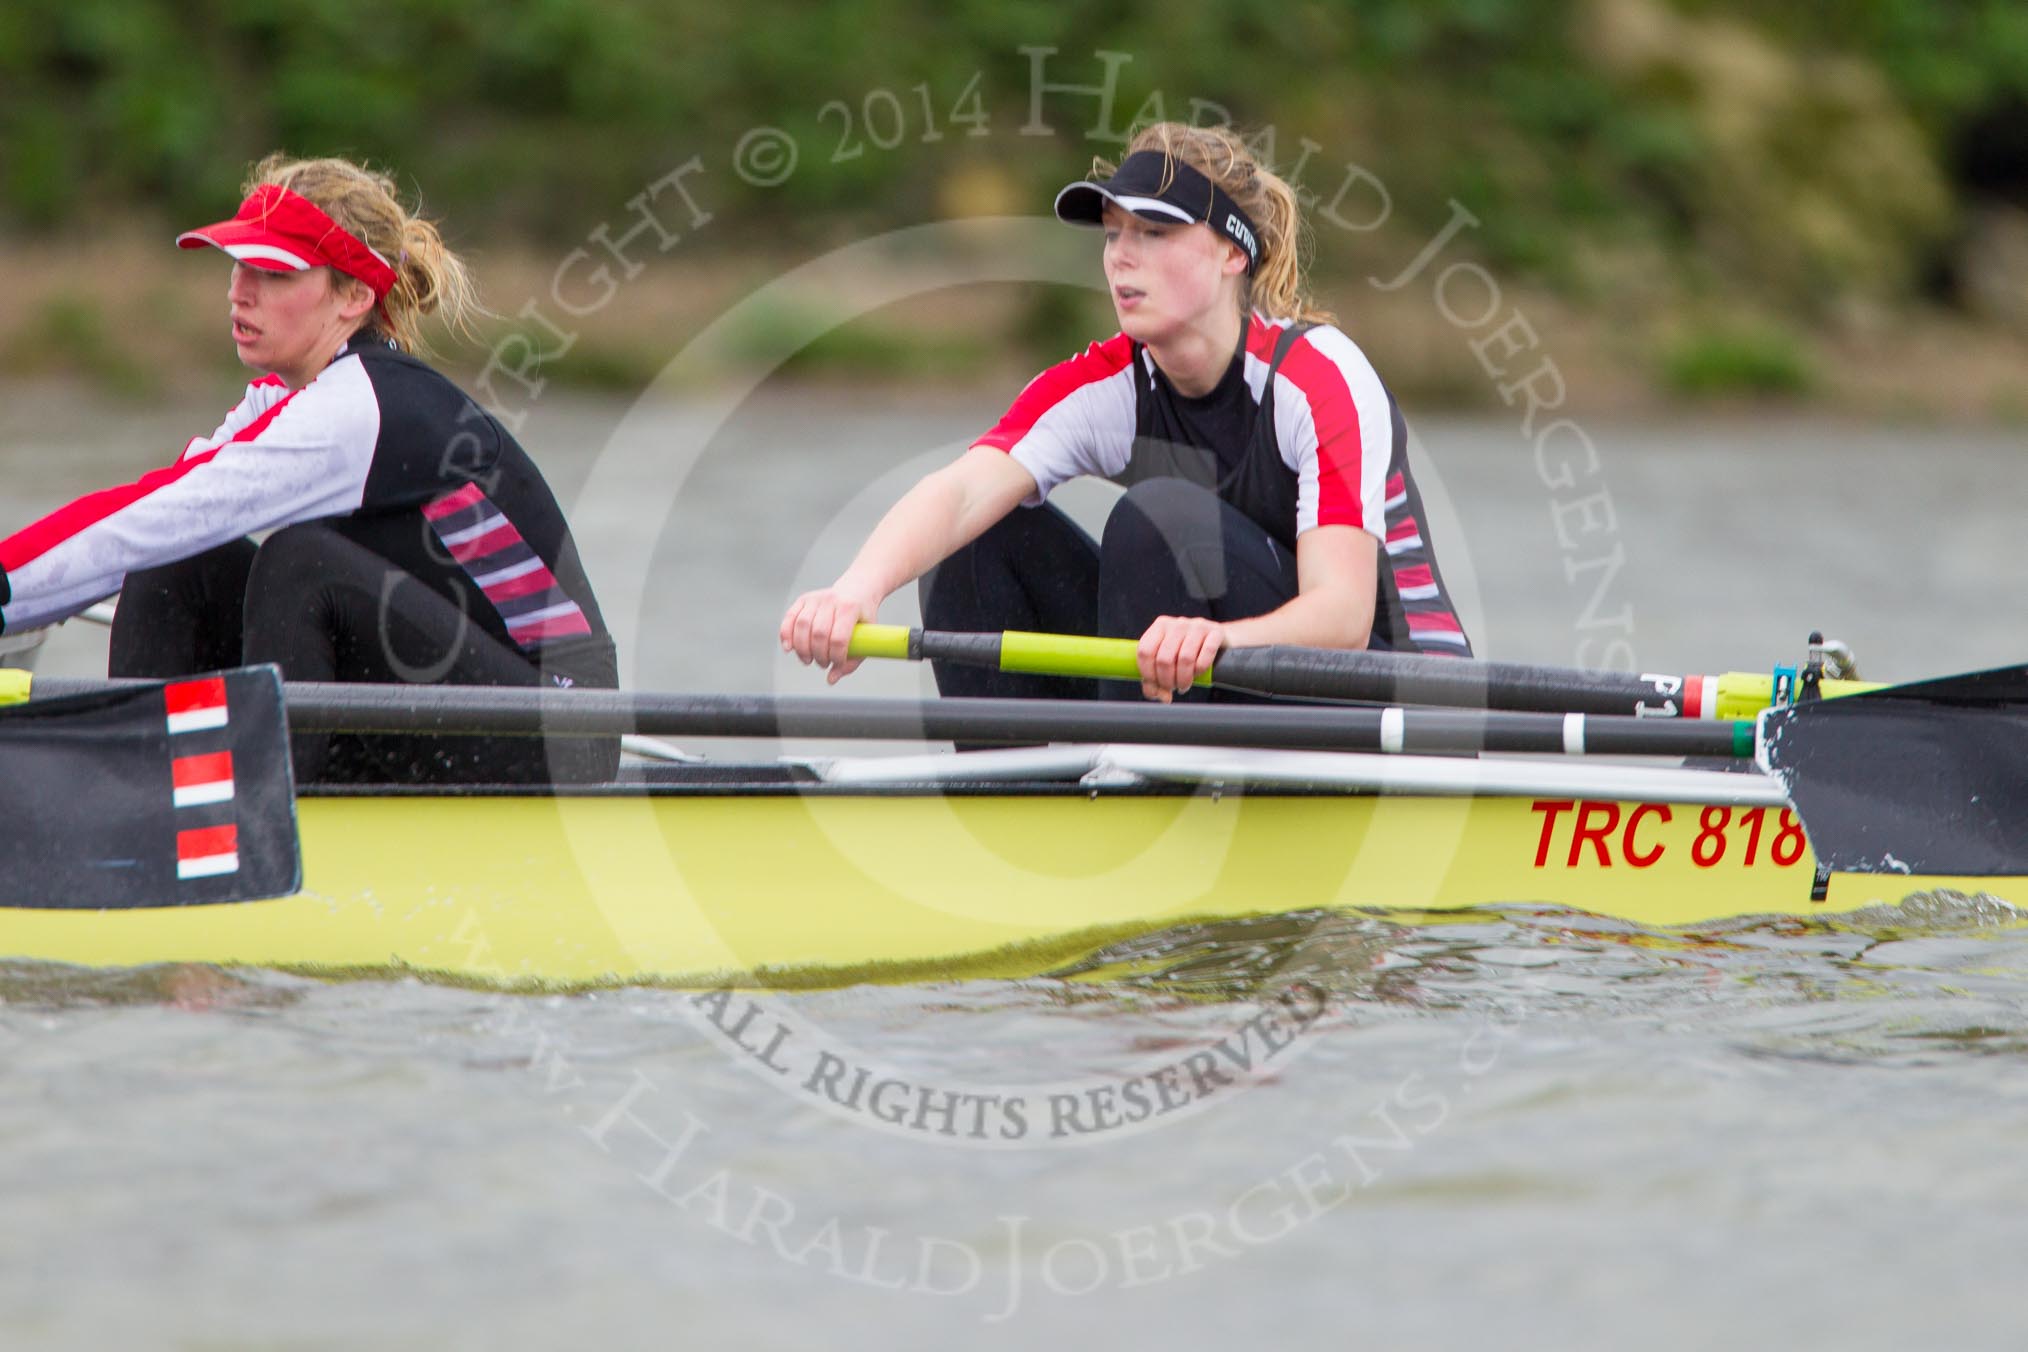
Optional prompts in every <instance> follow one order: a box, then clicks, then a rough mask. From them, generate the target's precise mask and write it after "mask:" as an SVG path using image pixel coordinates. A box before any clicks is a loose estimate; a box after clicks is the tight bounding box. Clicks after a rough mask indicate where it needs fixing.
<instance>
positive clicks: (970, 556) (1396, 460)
mask: <svg viewBox="0 0 2028 1352" xmlns="http://www.w3.org/2000/svg"><path fill="white" fill-rule="evenodd" d="M1093 172H1094V179H1095V180H1096V181H1089V182H1081V183H1073V184H1071V185H1070V186H1069V187H1066V188H1065V189H1064V190H1063V191H1062V192H1061V193H1059V194H1058V195H1057V199H1056V214H1057V215H1058V216H1059V217H1061V218H1062V219H1063V220H1065V221H1069V222H1071V223H1073V224H1078V225H1095V226H1101V227H1103V229H1104V231H1105V250H1104V255H1103V257H1104V266H1105V276H1106V283H1107V286H1108V288H1109V289H1110V292H1111V295H1112V300H1113V308H1114V310H1115V311H1116V312H1117V314H1118V315H1119V321H1120V332H1119V333H1118V334H1117V335H1115V336H1114V337H1112V338H1110V339H1108V340H1106V341H1105V342H1102V343H1094V344H1093V345H1092V346H1091V347H1089V348H1088V349H1086V351H1085V352H1084V353H1083V354H1081V355H1079V356H1076V357H1073V358H1071V359H1070V360H1069V361H1066V362H1063V363H1061V364H1059V365H1057V366H1053V367H1051V368H1050V369H1049V370H1047V371H1044V372H1043V373H1042V374H1041V375H1039V376H1037V377H1036V378H1035V379H1034V380H1033V381H1031V382H1030V383H1029V385H1028V388H1027V389H1025V390H1023V391H1022V393H1021V395H1020V397H1019V398H1018V399H1016V400H1015V401H1014V404H1013V407H1011V408H1010V409H1008V411H1007V413H1006V415H1005V416H1004V417H1002V418H1001V419H1000V421H999V423H998V425H996V426H995V427H994V428H993V429H992V430H991V431H990V432H988V433H986V435H985V436H983V437H981V438H979V440H978V441H977V442H976V443H975V444H974V445H973V446H972V447H971V449H969V450H968V451H966V452H965V454H964V455H963V456H961V457H960V458H959V459H958V460H956V461H955V462H953V463H952V464H950V465H947V466H945V467H944V468H943V469H940V470H937V471H936V472H934V473H932V474H930V475H928V476H927V477H925V478H924V479H923V480H922V481H921V482H919V483H918V484H917V485H916V486H915V487H914V488H912V489H911V490H909V492H908V493H907V494H905V495H904V496H903V497H902V499H901V501H900V502H898V503H897V504H896V505H895V506H894V507H893V509H892V510H890V511H889V512H888V514H887V515H886V517H884V518H883V519H882V520H881V522H880V524H879V525H878V526H877V527H876V528H875V529H874V531H873V533H872V535H871V536H870V537H868V539H867V541H866V543H865V545H864V546H863V547H862V548H861V549H860V551H859V554H858V556H857V557H856V558H855V559H854V560H853V561H852V564H851V566H850V567H848V568H847V569H846V570H845V572H844V573H843V574H841V575H840V576H839V578H838V580H837V581H836V582H834V583H832V584H831V585H830V586H829V587H825V588H822V589H820V590H818V591H813V592H809V593H806V594H805V595H803V596H801V597H799V598H797V600H796V602H795V603H794V604H793V605H792V606H790V607H789V611H788V614H787V615H786V616H785V617H784V618H783V620H782V627H781V642H782V647H783V648H784V650H786V651H789V652H793V653H794V654H795V655H796V656H797V657H799V658H801V659H802V660H803V661H804V662H815V663H817V664H819V665H822V666H825V667H827V668H829V678H830V679H831V680H832V681H837V680H838V679H840V678H841V677H843V676H845V675H847V674H849V673H850V672H851V671H853V670H854V669H855V668H856V667H857V666H858V665H859V664H858V662H857V661H856V660H853V659H851V658H849V657H847V656H846V645H847V643H848V642H849V640H850V637H851V633H852V628H853V626H854V625H855V624H857V623H859V622H861V621H870V620H872V619H873V618H874V614H875V611H876V610H877V609H878V608H879V606H880V603H881V602H882V601H883V600H885V599H886V597H887V596H888V595H889V594H890V593H892V592H893V591H894V590H895V589H896V588H898V587H900V586H901V585H902V584H904V583H906V582H908V581H910V580H911V579H913V578H917V577H921V578H922V587H921V604H922V613H923V623H924V624H925V625H926V626H927V627H929V628H932V629H950V630H961V631H979V630H998V629H1026V630H1042V631H1047V632H1056V633H1081V634H1104V635H1109V636H1115V637H1126V638H1133V637H1138V638H1139V640H1140V644H1139V658H1140V668H1141V678H1142V679H1141V689H1142V693H1143V694H1145V695H1146V696H1148V697H1149V698H1151V699H1161V700H1167V699H1170V698H1171V697H1172V696H1173V695H1175V694H1176V693H1178V692H1183V691H1187V690H1188V689H1189V687H1190V685H1191V683H1192V681H1194V680H1195V679H1196V677H1197V676H1198V675H1199V674H1201V673H1202V672H1204V671H1207V670H1209V669H1210V667H1211V665H1212V663H1213V661H1214V659H1215V658H1216V657H1217V655H1218V653H1219V651H1220V650H1221V649H1223V648H1228V647H1245V646H1251V645H1256V644H1267V643H1296V644H1305V645H1309V646H1313V647H1328V648H1385V649H1394V650H1400V651H1410V652H1425V653H1447V654H1456V655H1460V656H1465V655H1469V654H1470V652H1471V648H1470V645H1469V643H1468V642H1467V641H1466V638H1465V633H1464V629H1463V627H1462V626H1461V625H1460V624H1459V622H1458V618H1457V614H1456V611H1455V610H1454V609H1453V607H1452V605H1451V602H1450V598H1449V596H1448V595H1447V593H1446V592H1445V590H1444V585H1443V578H1442V574H1441V573H1440V572H1439V571H1438V569H1437V565H1436V557H1435V553H1434V551H1433V549H1432V547H1431V545H1430V541H1429V531H1428V523H1427V520H1426V518H1425V516H1424V514H1423V510H1422V503H1421V499H1420V497H1419V495H1418V494H1417V492H1416V487H1415V483H1414V481H1413V480H1412V479H1411V478H1410V476H1409V471H1408V463H1407V456H1406V443H1407V433H1406V429H1405V427H1404V425H1403V422H1402V418H1401V411H1400V409H1399V408H1398V407H1397V406H1396V405H1395V402H1394V399H1393V397H1392V396H1391V395H1390V394H1389V393H1388V391H1387V388H1386V387H1385V386H1384V385H1382V384H1381V382H1380V378H1379V376H1377V375H1376V374H1374V371H1373V367H1372V366H1371V364H1369V363H1368V362H1367V360H1366V357H1365V354H1364V353H1362V352H1361V351H1360V350H1359V348H1358V347H1357V345H1355V344H1354V343H1353V342H1352V340H1351V339H1350V338H1348V337H1346V336H1345V334H1344V333H1343V332H1342V331H1340V330H1339V329H1337V328H1336V327H1334V326H1333V325H1332V324H1331V323H1330V322H1329V321H1330V316H1329V315H1328V314H1325V313H1324V312H1322V311H1319V310H1316V309H1315V308H1313V307H1312V306H1311V305H1310V304H1309V302H1308V300H1307V299H1306V297H1305V294H1304V290H1305V288H1304V279H1303V274H1302V264H1301V259H1300V253H1299V249H1300V243H1299V237H1300V232H1301V230H1302V218H1301V212H1300V210H1299V208H1298V206H1297V202H1296V198H1295V193H1294V191H1293V190H1292V189H1291V188H1290V187H1289V185H1288V184H1286V183H1284V182H1283V181H1282V180H1281V179H1279V178H1277V177H1276V176H1275V175H1274V174H1273V173H1272V172H1271V171H1269V170H1268V169H1267V168H1266V167H1265V166H1263V165H1261V164H1260V163H1259V162H1258V161H1256V160H1255V159H1254V157H1253V155H1252V154H1251V153H1250V152H1249V151H1248V150H1247V148H1246V146H1245V145H1244V143H1243V142H1241V141H1240V139H1239V138H1238V137H1237V136H1235V135H1234V134H1233V133H1232V132H1230V131H1228V130H1226V129H1224V128H1204V127H1192V126H1185V125H1182V124H1178V123H1161V124H1157V125H1155V126H1152V127H1150V128H1148V129H1147V130H1146V131H1143V132H1141V133H1140V134H1139V135H1137V136H1136V137H1135V138H1134V139H1133V141H1132V142H1131V144H1130V145H1129V146H1128V152H1127V155H1126V157H1125V159H1124V160H1122V161H1121V163H1120V165H1119V166H1118V168H1117V169H1116V170H1115V169H1112V168H1111V167H1110V166H1108V165H1105V164H1103V163H1098V164H1095V165H1094V171H1093ZM1087 474H1088V475H1099V476H1103V477H1105V478H1109V479H1113V480H1115V481H1117V482H1120V483H1123V484H1126V485H1127V486H1128V488H1127V492H1126V494H1125V495H1124V496H1123V497H1121V498H1120V500H1119V502H1118V503H1117V504H1116V505H1115V506H1114V508H1113V510H1112V513H1111V515H1110V517H1109V518H1108V519H1107V521H1106V525H1105V531H1104V534H1103V536H1102V538H1101V539H1099V540H1097V541H1094V540H1093V539H1092V538H1091V537H1090V536H1089V535H1087V534H1086V533H1085V532H1084V531H1083V530H1081V529H1080V528H1079V527H1078V526H1077V525H1076V524H1075V523H1073V522H1072V521H1071V520H1070V518H1069V517H1068V516H1065V515H1064V514H1063V513H1062V512H1061V511H1060V510H1058V509H1057V508H1054V507H1051V506H1047V505H1045V504H1044V499H1045V498H1047V497H1048V495H1049V493H1050V490H1052V489H1053V488H1055V487H1056V486H1057V485H1058V484H1060V483H1062V482H1064V481H1065V480H1067V479H1070V478H1073V477H1076V476H1078V475H1087ZM1017 507H1021V508H1023V510H1019V511H1017V510H1015V509H1016V508H1017ZM936 677H937V685H938V688H939V689H940V690H941V691H942V692H943V693H944V694H946V695H1003V696H1004V695H1025V696H1057V697H1088V696H1090V695H1092V694H1095V693H1102V692H1099V691H1097V690H1095V688H1094V685H1093V683H1090V682H1084V681H1074V680H1067V679H1061V678H1054V677H1041V676H1027V675H1021V674H1009V673H1002V672H996V671H988V670H981V669H976V668H966V667H957V666H947V665H942V664H939V666H938V667H937V672H936Z"/></svg>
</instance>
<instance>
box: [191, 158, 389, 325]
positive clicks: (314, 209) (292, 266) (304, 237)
mask: <svg viewBox="0 0 2028 1352" xmlns="http://www.w3.org/2000/svg"><path fill="white" fill-rule="evenodd" d="M176 243H177V244H179V245H180V246H182V247H183V248H185V249H201V248H203V247H204V246H205V245H207V244H209V245H210V246H212V247H213V248H216V249H223V250H225V251H226V252H227V253H229V254H231V255H232V256H233V257H234V258H236V259H238V260H239V261H240V262H242V263H244V264H246V265H247V266H248V267H250V268H261V269H263V270H264V271H267V272H303V271H305V270H307V269H309V268H315V267H327V268H333V269H335V270H337V271H339V272H342V273H344V274H345V275H346V276H347V277H357V278H358V279H359V280H360V281H362V282H364V283H366V285H367V286H369V287H371V288H372V289H373V298H374V299H375V300H385V299H386V298H387V293H388V292H389V291H391V290H393V288H394V266H393V264H391V263H389V262H388V261H387V260H386V259H385V258H383V257H382V256H381V255H380V254H379V253H378V252H377V251H375V250H373V249H371V248H369V247H367V246H366V245H365V244H363V243H361V242H360V240H359V239H358V238H357V237H355V236H353V235H351V234H349V233H347V232H346V230H345V228H344V227H343V226H341V225H339V224H338V222H336V221H334V220H332V219H331V218H330V217H329V216H326V215H325V214H324V212H323V210H322V208H320V207H318V206H317V204H316V203H314V202H312V201H311V200H310V199H309V198H307V197H304V196H301V195H300V194H297V193H293V192H290V191H289V190H288V189H287V188H283V187H278V186H277V185H275V184H272V183H265V184H262V185H261V186H260V187H258V188H255V189H254V190H253V195H252V196H250V197H248V198H247V199H246V201H244V202H241V203H240V204H239V211H238V213H237V214H235V215H234V216H233V218H232V219H231V220H229V221H220V222H219V223H218V224H217V225H207V226H204V227H203V228H201V229H198V230H186V231H184V232H183V233H182V234H180V235H178V236H177V237H176Z"/></svg>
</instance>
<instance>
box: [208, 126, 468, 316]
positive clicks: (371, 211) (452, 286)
mask: <svg viewBox="0 0 2028 1352" xmlns="http://www.w3.org/2000/svg"><path fill="white" fill-rule="evenodd" d="M265 184H274V185H275V186H277V187H282V188H287V189H288V190H289V191H290V192H293V193H297V194H300V195H301V196H303V197H306V198H308V199H309V200H310V201H312V202H314V203H316V204H317V206H318V207H319V208H320V209H321V210H322V211H323V212H324V214H325V215H326V216H329V217H330V218H331V219H332V220H334V221H336V222H338V224H339V225H341V226H343V227H344V228H345V229H346V230H347V231H349V232H350V233H351V234H352V235H353V236H355V237H356V238H357V239H358V240H359V241H360V242H361V243H363V244H365V245H367V246H368V247H369V248H371V249H373V250H374V251H375V252H377V253H379V254H380V255H381V256H382V257H384V258H385V259H386V260H387V261H388V262H389V263H390V264H392V265H393V267H394V286H393V288H392V289H391V290H389V291H388V293H387V296H386V298H385V299H384V300H382V301H381V303H380V306H379V312H380V322H379V324H378V325H377V327H379V328H381V329H382V330H384V331H385V332H386V334H387V336H388V337H389V338H390V339H392V340H393V342H394V345H395V346H396V347H398V348H400V349H401V350H402V351H404V352H428V351H429V345H428V344H427V343H426V342H424V341H423V337H422V332H421V329H422V319H423V316H425V315H428V314H431V313H435V312H439V311H440V312H442V315H443V318H444V322H445V323H446V324H447V325H449V326H450V328H451V330H452V331H453V332H454V333H457V334H460V335H461V336H464V337H467V338H470V337H474V336H475V333H474V329H473V326H472V321H473V320H474V319H475V318H477V317H478V316H481V315H484V314H485V313H486V310H485V307H484V306H482V305H480V304H479V297H478V290H477V288H476V287H475V286H474V285H473V283H472V274H471V272H470V270H469V269H467V268H466V266H465V263H464V260H463V259H461V258H459V257H458V256H457V255H456V254H454V253H452V252H451V250H450V248H449V246H447V245H446V244H445V243H444V237H443V235H442V234H440V233H439V232H438V230H437V227H436V224H435V223H434V222H432V221H427V220H424V219H423V218H422V217H421V216H420V215H411V214H410V213H409V212H408V211H407V210H406V209H405V208H404V207H403V206H402V205H401V199H400V198H399V197H398V196H397V195H396V189H395V182H394V178H393V176H392V175H389V174H383V173H380V172H379V171H377V170H374V169H369V168H367V167H365V166H364V165H359V164H354V163H353V162H352V161H350V160H341V159H313V160H299V159H294V158H292V157H290V156H288V155H284V154H282V153H280V152H279V151H278V152H276V153H275V154H272V155H269V156H268V157H267V158H266V159H264V160H262V161H261V162H260V163H259V164H256V165H255V166H254V167H253V169H252V170H251V171H249V173H248V174H247V180H246V184H245V186H243V187H242V188H241V189H240V191H241V192H242V193H251V192H252V191H253V190H254V189H255V188H258V187H261V186H263V185H265Z"/></svg>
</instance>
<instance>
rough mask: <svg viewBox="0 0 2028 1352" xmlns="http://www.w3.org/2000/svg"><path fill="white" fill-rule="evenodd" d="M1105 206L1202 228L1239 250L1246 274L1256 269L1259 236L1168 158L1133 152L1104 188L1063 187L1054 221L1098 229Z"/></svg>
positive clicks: (1210, 187) (1206, 182)
mask: <svg viewBox="0 0 2028 1352" xmlns="http://www.w3.org/2000/svg"><path fill="white" fill-rule="evenodd" d="M1108 202H1111V203H1113V204H1114V205H1115V206H1118V207H1119V208H1120V209H1121V210H1123V211H1131V212H1132V213H1134V215H1136V216H1139V217H1140V218H1141V219H1142V220H1144V221H1166V222H1169V223H1170V224H1181V225H1196V224H1198V223H1199V222H1202V223H1203V224H1205V225H1208V226H1210V227H1211V229H1212V231H1213V232H1214V233H1216V234H1218V235H1221V236H1223V237H1224V238H1226V239H1229V240H1231V241H1232V242H1233V243H1234V244H1236V245H1238V246H1239V251H1240V252H1241V253H1243V254H1245V255H1246V270H1247V272H1248V273H1251V272H1253V271H1254V269H1256V268H1258V267H1259V266H1260V231H1259V230H1257V229H1256V228H1255V227H1254V223H1253V220H1252V218H1251V217H1249V216H1248V215H1247V214H1246V213H1245V212H1244V211H1241V210H1240V209H1239V204H1238V203H1237V202H1234V201H1233V200H1232V198H1231V197H1229V196H1228V195H1227V194H1226V191H1225V189H1223V188H1221V187H1219V186H1218V185H1217V184H1216V183H1213V182H1212V181H1211V180H1210V179H1209V178H1207V177H1205V176H1204V174H1202V173H1200V172H1199V171H1198V170H1197V169H1195V168H1194V167H1192V166H1191V165H1188V164H1185V163H1184V162H1183V161H1182V160H1180V159H1178V158H1176V157H1175V156H1173V155H1165V154H1163V153H1162V152H1161V151H1159V150H1137V151H1135V152H1134V153H1133V154H1131V155H1129V156H1127V157H1126V159H1124V160H1122V161H1120V167H1119V168H1118V169H1116V170H1114V171H1113V176H1112V177H1111V178H1109V179H1106V180H1105V181H1104V182H1093V181H1091V180H1089V179H1087V180H1084V181H1083V182H1079V183H1072V184H1070V185H1068V186H1067V187H1065V188H1064V190H1063V191H1062V192H1060V193H1058V194H1057V195H1056V215H1057V219H1059V220H1063V221H1068V222H1069V223H1070V224H1072V225H1102V224H1104V222H1105V210H1106V203H1108Z"/></svg>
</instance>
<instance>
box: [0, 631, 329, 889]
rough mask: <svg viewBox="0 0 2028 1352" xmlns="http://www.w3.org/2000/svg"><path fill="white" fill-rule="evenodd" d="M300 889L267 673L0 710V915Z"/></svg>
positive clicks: (282, 745) (273, 692)
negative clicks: (7, 910) (2, 909)
mask: <svg viewBox="0 0 2028 1352" xmlns="http://www.w3.org/2000/svg"><path fill="white" fill-rule="evenodd" d="M301 881H302V864H301V859H300V855H299V852H298V849H297V840H296V805H295V794H294V789H293V786H292V785H291V783H290V774H289V738H288V724H287V720H286V717H285V714H284V705H283V698H282V683H281V676H280V673H279V672H277V671H276V670H275V668H273V667H255V668H249V669H247V670H243V671H233V672H227V673H224V674H222V675H218V676H207V677H196V678H192V679H190V680H179V681H169V682H163V683H159V684H157V683H146V684H132V685H121V686H117V687H110V688H107V689H104V690H101V691H98V692H96V693H93V694H86V695H72V696H68V697H64V698H58V699H46V700H45V699H36V700H33V701H31V702H29V703H27V704H22V705H18V706H15V707H12V708H8V709H0V906H9V907H26V908H42V909H66V910H100V909H131V908H135V907H151V906H192V905H208V904H216V903H223V902H238V901H252V900H256V899H260V898H264V897H275V896H284V895H286V894H288V893H291V892H294V891H296V890H297V889H298V888H299V887H300V886H301Z"/></svg>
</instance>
